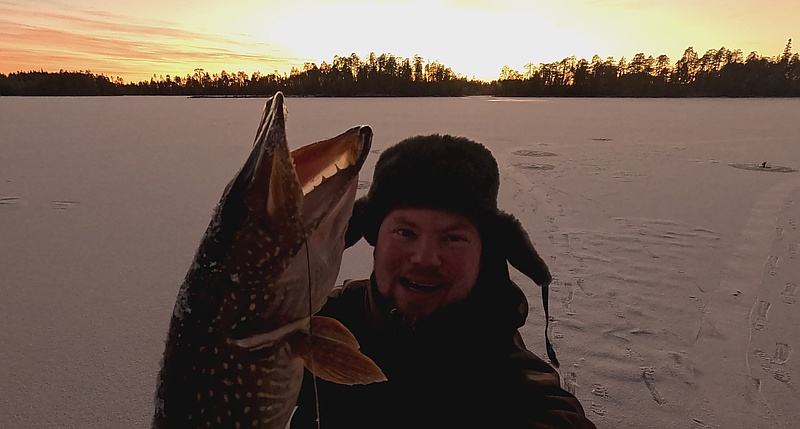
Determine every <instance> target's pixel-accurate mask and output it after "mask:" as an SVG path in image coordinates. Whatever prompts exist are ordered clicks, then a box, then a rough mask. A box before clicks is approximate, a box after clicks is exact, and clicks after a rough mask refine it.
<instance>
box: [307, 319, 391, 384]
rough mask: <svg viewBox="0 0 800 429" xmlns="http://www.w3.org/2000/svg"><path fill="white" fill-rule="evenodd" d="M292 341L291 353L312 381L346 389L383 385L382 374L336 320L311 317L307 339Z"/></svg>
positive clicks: (384, 378)
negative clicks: (305, 369)
mask: <svg viewBox="0 0 800 429" xmlns="http://www.w3.org/2000/svg"><path fill="white" fill-rule="evenodd" d="M295 338H296V340H295V341H293V344H292V350H294V351H295V353H296V354H297V355H299V356H298V357H301V358H302V359H303V361H304V362H305V366H306V368H308V370H309V371H311V373H312V374H314V376H315V377H319V378H321V379H323V380H325V381H330V382H332V383H337V384H345V385H350V386H352V385H355V384H370V383H377V382H381V381H386V376H385V375H384V374H383V371H381V369H380V368H379V367H378V365H376V364H375V362H373V361H372V359H370V358H368V357H367V356H365V355H364V354H363V353H361V352H360V351H359V350H358V349H359V345H358V341H357V340H356V338H355V337H354V336H353V334H352V333H351V332H350V331H349V330H348V329H347V328H346V327H345V326H344V325H342V324H341V323H340V322H339V321H338V320H336V319H332V318H330V317H322V316H314V317H312V318H311V336H310V337H305V339H300V338H299V337H295Z"/></svg>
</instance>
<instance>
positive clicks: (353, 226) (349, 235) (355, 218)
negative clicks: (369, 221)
mask: <svg viewBox="0 0 800 429" xmlns="http://www.w3.org/2000/svg"><path fill="white" fill-rule="evenodd" d="M366 214H367V197H361V198H359V199H357V200H356V202H355V204H353V214H352V216H350V221H349V222H348V224H347V232H345V234H344V246H345V249H346V248H348V247H350V246H352V245H354V244H356V243H358V241H359V240H361V237H363V236H364V223H365V222H366V218H367V216H366Z"/></svg>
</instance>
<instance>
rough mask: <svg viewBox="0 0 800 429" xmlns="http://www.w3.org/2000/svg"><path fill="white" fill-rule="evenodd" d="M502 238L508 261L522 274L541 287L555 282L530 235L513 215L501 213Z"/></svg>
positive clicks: (499, 217) (499, 218)
mask: <svg viewBox="0 0 800 429" xmlns="http://www.w3.org/2000/svg"><path fill="white" fill-rule="evenodd" d="M498 220H499V223H500V225H499V226H500V228H499V230H500V238H501V240H502V243H503V247H504V248H505V249H506V259H507V260H508V262H509V263H510V264H511V266H513V267H514V268H516V269H517V270H518V271H519V272H521V273H522V274H525V275H526V276H527V277H529V278H530V279H531V280H533V281H534V282H535V283H536V284H537V285H539V286H548V285H549V284H550V282H551V281H553V276H551V275H550V269H549V268H547V264H546V263H545V262H544V260H543V259H542V258H541V256H539V253H538V252H537V251H536V248H534V247H533V243H532V242H531V239H530V237H529V236H528V233H527V232H526V231H525V228H523V227H522V224H521V223H520V222H519V220H517V218H515V217H514V216H513V215H510V214H508V213H505V212H500V213H499V216H498Z"/></svg>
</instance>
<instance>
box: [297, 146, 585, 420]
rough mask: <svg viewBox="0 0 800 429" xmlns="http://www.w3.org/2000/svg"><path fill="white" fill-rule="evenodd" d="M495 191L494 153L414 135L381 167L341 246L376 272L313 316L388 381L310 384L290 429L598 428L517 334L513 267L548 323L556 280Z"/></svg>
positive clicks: (519, 312)
mask: <svg viewBox="0 0 800 429" xmlns="http://www.w3.org/2000/svg"><path fill="white" fill-rule="evenodd" d="M499 184H500V176H499V171H498V168H497V162H496V161H495V159H494V157H493V156H492V154H491V152H490V151H489V150H488V149H486V148H485V147H484V146H482V145H481V144H479V143H476V142H473V141H471V140H468V139H465V138H461V137H453V136H448V135H444V136H441V135H430V136H418V137H413V138H410V139H406V140H404V141H402V142H400V143H398V144H397V145H395V146H393V147H390V148H389V149H387V150H386V151H385V152H383V153H382V154H381V156H380V158H379V159H378V161H377V163H376V166H375V173H374V176H373V181H372V185H371V187H370V190H369V191H368V193H367V195H366V196H365V197H363V198H361V199H359V200H358V201H356V205H355V208H354V211H353V217H352V218H351V220H350V226H349V228H348V231H347V245H348V246H349V245H352V244H354V243H355V242H357V241H358V240H359V239H360V238H361V237H362V236H363V237H364V238H365V239H366V240H367V242H369V244H371V245H372V246H374V247H375V249H374V270H373V273H372V275H371V276H370V278H369V279H367V280H360V281H349V282H345V284H344V285H342V286H341V287H339V288H337V289H335V290H334V292H333V293H332V295H331V297H330V299H329V300H328V302H327V303H326V305H325V307H323V309H322V310H321V312H320V313H319V315H325V316H331V317H334V318H336V319H338V320H339V321H341V322H342V323H343V324H344V325H345V326H347V327H348V328H349V329H350V331H352V332H353V334H354V335H355V336H356V338H357V339H358V341H359V343H360V345H361V350H362V351H363V352H364V354H366V355H367V356H369V357H370V358H372V359H373V360H374V361H375V363H377V364H378V366H380V367H381V369H382V370H383V372H384V373H385V374H386V376H387V378H388V381H386V382H383V383H376V384H370V385H365V386H343V385H336V384H332V383H327V382H324V381H322V380H315V379H314V378H313V377H310V376H309V373H308V372H307V373H306V378H305V380H304V384H303V388H302V390H301V393H300V398H299V399H298V402H297V405H298V408H297V410H296V412H295V415H294V417H293V419H292V423H291V427H293V428H316V427H318V426H317V425H318V424H319V427H321V428H368V427H369V428H422V427H430V428H450V427H452V428H479V427H486V428H495V427H496V428H518V427H519V428H564V427H578V428H594V425H593V424H592V423H591V422H590V421H589V420H588V419H587V418H586V417H585V415H584V411H583V408H582V407H581V405H580V403H579V402H578V400H577V399H576V398H575V397H574V396H572V395H570V394H569V393H567V392H566V391H564V390H563V389H562V388H561V387H560V379H559V375H558V373H557V372H556V370H555V369H553V367H552V366H550V365H549V364H548V363H546V362H545V361H543V360H542V359H540V358H539V357H537V356H536V355H534V354H533V353H532V352H530V351H528V350H527V349H526V348H525V345H524V343H523V341H522V337H521V336H520V334H519V331H518V328H519V327H521V326H522V325H523V324H524V323H525V318H526V317H527V314H528V303H527V300H526V298H525V295H524V294H523V292H522V291H521V290H520V289H519V288H518V287H517V285H516V284H514V283H513V282H512V281H511V280H510V278H509V274H508V263H511V264H512V265H513V266H514V267H515V268H517V269H519V270H520V271H521V272H523V273H524V274H526V275H527V276H528V277H530V278H531V279H533V280H534V281H535V282H536V283H537V284H539V285H540V286H542V288H543V289H542V291H543V294H542V296H543V302H544V304H545V314H546V313H547V293H546V291H547V285H548V284H549V283H550V280H551V276H550V273H549V271H548V268H547V266H546V265H545V263H544V261H543V260H542V259H541V258H540V257H539V255H538V254H537V253H536V250H535V249H534V248H533V245H532V244H531V242H530V240H529V238H528V234H527V233H526V232H525V230H524V229H523V228H522V225H521V224H520V223H519V222H518V221H517V220H516V219H515V218H514V217H513V216H511V215H509V214H506V213H504V212H502V211H500V210H499V209H498V207H497V194H498V190H499ZM547 348H548V355H549V356H550V360H551V361H553V362H554V364H556V365H557V361H556V360H555V359H556V358H555V353H554V352H553V351H552V347H551V346H550V341H549V339H548V340H547ZM317 418H319V422H317Z"/></svg>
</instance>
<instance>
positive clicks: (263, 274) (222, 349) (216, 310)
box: [153, 93, 385, 429]
mask: <svg viewBox="0 0 800 429" xmlns="http://www.w3.org/2000/svg"><path fill="white" fill-rule="evenodd" d="M371 140H372V131H371V129H370V128H369V127H366V126H364V127H355V128H352V129H350V130H348V131H347V132H345V133H343V134H341V135H339V136H337V137H334V138H332V139H329V140H325V141H321V142H317V143H314V144H311V145H308V146H304V147H301V148H299V149H297V150H295V151H293V152H291V153H290V151H289V148H288V143H287V140H286V125H285V107H284V99H283V95H282V94H281V93H277V94H275V96H274V97H272V98H271V99H270V100H269V101H267V103H266V106H265V108H264V113H263V115H262V119H261V124H260V126H259V129H258V133H257V134H256V140H255V144H254V146H253V150H252V151H251V153H250V156H249V157H248V159H247V161H246V162H245V164H244V166H243V167H242V169H241V170H240V171H239V172H238V173H237V174H236V176H235V177H234V178H233V180H231V182H230V183H229V184H228V186H227V187H226V189H225V191H224V193H223V195H222V198H221V199H220V202H219V204H218V205H217V207H216V210H215V212H214V215H213V217H212V220H211V223H210V225H209V227H208V229H207V231H206V233H205V235H204V237H203V239H202V241H201V244H200V246H199V248H198V250H197V253H196V255H195V259H194V262H193V264H192V266H191V268H190V269H189V272H188V273H187V274H186V278H185V280H184V283H183V285H182V286H181V288H180V291H179V293H178V298H177V301H176V303H175V308H174V311H173V315H172V319H171V321H170V328H169V333H168V336H167V341H166V347H165V350H164V357H163V361H162V367H161V371H160V373H159V376H158V386H157V389H156V399H155V402H156V403H155V408H156V410H155V414H154V418H153V428H159V429H161V428H207V427H214V428H254V427H255V428H281V429H282V428H284V427H285V426H286V424H287V422H288V420H289V418H290V416H291V411H292V409H293V407H294V404H295V401H296V399H297V395H298V393H299V389H300V385H301V383H302V377H303V367H304V366H305V367H307V368H309V369H310V370H311V371H312V372H313V373H314V374H315V375H317V376H319V377H321V378H324V379H327V380H331V381H334V382H338V383H346V384H366V383H371V382H376V381H382V380H385V378H384V376H383V374H382V373H381V371H380V369H379V368H377V366H375V364H374V363H373V362H372V361H371V360H369V359H368V358H367V357H365V356H364V355H362V354H361V353H360V352H359V351H358V343H357V342H356V341H355V339H354V338H353V336H352V334H351V333H350V332H349V331H347V329H346V328H344V327H343V326H342V325H341V324H339V323H338V322H336V321H334V320H332V319H326V318H320V317H311V315H312V314H313V313H315V312H316V311H318V310H319V309H320V308H321V307H322V305H323V304H324V303H325V300H326V297H327V295H328V293H329V292H330V290H331V289H332V287H333V285H334V283H335V281H336V277H337V275H338V272H339V264H340V262H341V256H342V252H343V251H344V233H345V230H346V228H347V222H348V219H349V217H350V214H351V213H352V207H353V201H354V198H355V190H356V186H357V182H358V172H359V170H360V169H361V167H362V165H363V163H364V159H365V158H366V156H367V154H368V153H369V148H370V144H371Z"/></svg>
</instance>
